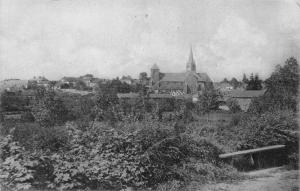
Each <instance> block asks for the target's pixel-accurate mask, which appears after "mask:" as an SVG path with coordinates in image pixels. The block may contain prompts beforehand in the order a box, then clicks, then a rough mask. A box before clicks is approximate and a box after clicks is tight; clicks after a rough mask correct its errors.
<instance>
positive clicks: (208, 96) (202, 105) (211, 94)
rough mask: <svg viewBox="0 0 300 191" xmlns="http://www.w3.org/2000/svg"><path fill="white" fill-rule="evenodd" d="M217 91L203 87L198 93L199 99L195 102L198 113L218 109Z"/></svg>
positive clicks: (218, 95)
mask: <svg viewBox="0 0 300 191" xmlns="http://www.w3.org/2000/svg"><path fill="white" fill-rule="evenodd" d="M219 97H220V94H219V92H217V91H216V90H214V89H209V90H207V89H205V90H204V91H203V93H202V94H201V95H199V101H198V102H197V110H198V112H200V113H209V112H210V111H212V110H216V109H218V106H219V105H218V98H219Z"/></svg>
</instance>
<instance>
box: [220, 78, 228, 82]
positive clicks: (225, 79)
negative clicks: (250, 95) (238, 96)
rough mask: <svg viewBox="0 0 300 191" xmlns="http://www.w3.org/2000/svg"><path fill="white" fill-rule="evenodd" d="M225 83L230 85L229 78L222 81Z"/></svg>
mask: <svg viewBox="0 0 300 191" xmlns="http://www.w3.org/2000/svg"><path fill="white" fill-rule="evenodd" d="M221 82H223V83H229V81H228V80H227V78H224V79H223V81H221Z"/></svg>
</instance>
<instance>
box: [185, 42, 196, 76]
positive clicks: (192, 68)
mask: <svg viewBox="0 0 300 191" xmlns="http://www.w3.org/2000/svg"><path fill="white" fill-rule="evenodd" d="M186 70H187V71H194V72H196V64H195V61H194V56H193V49H192V46H191V49H190V56H189V59H188V62H187V63H186Z"/></svg>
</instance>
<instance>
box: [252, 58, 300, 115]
mask: <svg viewBox="0 0 300 191" xmlns="http://www.w3.org/2000/svg"><path fill="white" fill-rule="evenodd" d="M299 80H300V76H299V65H298V63H297V60H296V59H295V58H293V57H292V58H290V59H288V60H287V61H286V62H285V65H284V66H279V65H278V66H277V67H276V70H275V71H274V72H273V73H272V75H271V77H270V78H268V79H267V80H266V81H265V83H266V88H267V91H266V93H265V95H264V96H261V97H259V98H257V99H255V100H254V101H253V102H252V104H251V105H250V108H249V110H250V111H251V112H253V113H263V112H265V111H270V110H278V109H279V110H280V109H291V110H293V111H294V112H295V111H297V102H298V101H297V99H298V87H299Z"/></svg>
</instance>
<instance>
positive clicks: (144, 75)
mask: <svg viewBox="0 0 300 191" xmlns="http://www.w3.org/2000/svg"><path fill="white" fill-rule="evenodd" d="M139 80H140V82H141V84H142V85H146V84H147V83H148V80H149V78H148V75H147V73H146V72H141V73H140V75H139Z"/></svg>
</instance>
